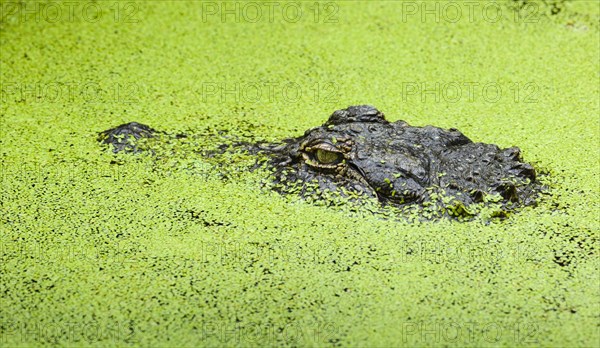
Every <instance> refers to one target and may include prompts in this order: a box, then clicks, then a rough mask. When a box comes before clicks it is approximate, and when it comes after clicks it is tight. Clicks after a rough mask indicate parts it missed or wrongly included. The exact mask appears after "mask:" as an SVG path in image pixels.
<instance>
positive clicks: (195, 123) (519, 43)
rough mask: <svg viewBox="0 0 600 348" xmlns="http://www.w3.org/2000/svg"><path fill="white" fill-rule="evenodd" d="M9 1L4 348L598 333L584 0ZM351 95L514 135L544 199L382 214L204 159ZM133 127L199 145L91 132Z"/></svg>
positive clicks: (306, 120) (594, 138) (239, 160)
mask: <svg viewBox="0 0 600 348" xmlns="http://www.w3.org/2000/svg"><path fill="white" fill-rule="evenodd" d="M0 9H1V12H0V15H1V16H0V87H1V89H0V91H1V104H0V144H1V147H0V165H1V167H0V180H1V181H0V182H1V185H0V280H1V281H0V345H1V346H3V347H30V346H50V345H52V346H69V347H75V346H77V347H88V346H98V347H107V346H116V347H127V346H133V347H137V346H160V347H166V346H188V347H196V346H210V347H215V346H227V347H230V346H241V347H242V346H243V347H247V346H272V347H279V346H298V347H329V346H343V347H346V346H356V347H359V346H360V347H364V346H373V347H384V346H402V347H430V346H434V347H448V346H460V347H465V346H467V347H496V346H510V347H513V346H521V347H539V346H543V347H565V346H569V347H589V346H597V345H598V344H599V342H600V314H599V313H600V276H599V274H600V272H599V266H600V264H599V256H600V255H599V246H600V245H599V243H600V242H599V239H600V238H599V235H598V231H599V230H600V229H599V226H598V224H599V223H598V216H599V214H598V212H599V211H598V209H599V203H600V197H599V195H600V192H599V184H600V182H599V173H600V171H599V170H598V169H600V168H599V165H600V162H599V157H598V156H599V152H598V144H599V135H600V134H599V132H600V125H599V118H598V115H599V112H600V105H599V103H600V98H599V96H600V90H599V78H600V63H599V62H600V47H599V44H598V43H599V40H600V34H599V24H598V23H599V19H600V3H599V2H597V1H595V0H593V1H587V0H579V1H575V0H574V1H569V0H546V1H534V0H518V1H500V0H499V1H468V2H467V1H464V2H463V1H292V2H280V1H274V2H262V1H227V2H211V1H152V2H141V1H64V2H62V1H4V0H2V1H0ZM359 104H371V105H375V106H377V108H378V109H379V110H381V111H383V112H384V113H385V114H386V115H387V116H388V119H389V120H390V121H396V120H399V119H402V120H405V121H407V122H408V123H409V124H411V125H414V126H425V125H434V126H438V127H442V128H445V129H449V128H457V129H459V130H460V131H461V132H463V133H464V134H465V135H466V136H468V137H469V138H470V139H471V140H473V141H475V142H485V143H494V144H497V145H498V146H500V147H501V148H508V147H511V146H518V147H519V148H520V149H521V150H522V155H523V159H524V161H526V162H528V163H531V164H532V165H533V166H534V167H535V168H536V170H537V171H538V172H540V173H544V175H543V183H544V184H545V185H546V186H548V187H549V190H548V192H547V194H545V195H544V198H543V199H542V200H540V202H539V204H538V205H537V206H535V207H525V208H523V209H520V210H519V211H517V212H515V213H512V214H510V215H509V216H507V217H504V218H496V217H494V214H495V213H494V211H493V208H490V209H491V210H489V211H478V212H477V216H478V217H479V218H474V219H469V221H457V220H455V219H436V220H435V221H423V220H422V219H420V218H419V217H420V215H419V214H424V213H427V212H423V211H405V212H402V214H405V215H406V216H408V217H409V218H406V219H395V218H390V217H393V216H395V215H397V214H398V212H393V211H386V210H385V209H384V210H383V211H382V209H381V207H380V206H379V205H377V204H375V203H376V202H375V203H374V204H370V203H369V202H366V203H364V204H358V205H357V204H349V203H348V202H347V200H345V199H342V198H340V197H336V196H335V195H332V196H330V197H323V196H316V197H310V196H309V197H305V198H304V199H301V198H299V197H298V196H296V195H280V194H278V193H277V192H275V191H273V190H271V189H270V187H269V185H268V183H265V178H266V177H268V172H267V170H268V169H267V168H264V167H259V168H257V169H255V170H247V168H249V167H252V166H253V164H254V163H255V161H256V156H251V155H249V154H246V153H237V152H232V153H229V152H225V153H222V154H220V155H219V156H213V157H211V156H205V153H203V152H202V151H201V150H200V149H215V150H219V147H218V146H219V144H223V143H228V142H229V143H232V142H234V141H236V139H264V140H266V141H276V140H280V139H284V138H287V137H295V136H299V135H302V134H303V132H304V131H305V130H306V129H310V128H312V127H315V126H318V125H320V124H322V123H323V122H324V121H325V120H326V118H327V117H328V116H329V115H330V114H331V112H333V111H334V110H337V109H342V108H345V107H347V106H349V105H359ZM131 121H137V122H140V123H144V124H148V125H151V126H152V127H154V128H156V129H160V130H165V131H168V132H170V133H172V134H179V133H182V134H183V133H185V134H194V135H197V136H195V137H191V138H187V139H179V141H176V142H164V143H161V145H160V146H158V147H156V146H155V147H154V150H155V151H157V152H159V153H161V154H164V156H150V155H147V154H143V153H140V154H121V153H119V154H114V153H112V152H111V151H110V150H109V149H107V147H103V146H99V144H98V142H97V137H98V133H99V132H100V131H103V130H106V129H109V128H111V127H114V126H117V125H119V124H123V123H126V122H131ZM141 143H142V144H141V146H153V145H152V142H150V141H147V142H144V141H141ZM439 199H440V200H443V199H444V197H443V196H440V197H439ZM490 199H493V197H492V198H490ZM451 203H452V202H448V206H449V207H451V208H452V209H453V211H454V212H455V213H456V214H457V215H465V214H467V215H468V214H470V213H469V212H465V211H464V210H465V207H461V206H460V205H455V206H452V204H451ZM482 209H483V210H485V209H487V208H482ZM386 214H388V215H386ZM411 217H412V218H411Z"/></svg>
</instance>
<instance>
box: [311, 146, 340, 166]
mask: <svg viewBox="0 0 600 348" xmlns="http://www.w3.org/2000/svg"><path fill="white" fill-rule="evenodd" d="M316 157H317V160H318V161H319V162H321V163H323V164H333V163H337V162H340V160H341V157H342V156H341V155H340V154H339V153H337V152H331V151H327V150H323V149H317V153H316Z"/></svg>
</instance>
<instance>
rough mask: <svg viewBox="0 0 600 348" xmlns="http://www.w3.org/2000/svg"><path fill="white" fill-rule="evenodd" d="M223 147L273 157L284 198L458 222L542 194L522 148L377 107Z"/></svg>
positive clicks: (121, 136)
mask: <svg viewBox="0 0 600 348" xmlns="http://www.w3.org/2000/svg"><path fill="white" fill-rule="evenodd" d="M157 133H160V132H159V131H156V130H155V129H153V128H151V127H149V126H147V125H143V124H140V123H136V122H131V123H127V124H123V125H120V126H118V127H115V128H112V129H109V130H106V131H104V132H101V133H100V135H99V141H101V142H102V143H104V144H112V146H113V151H114V152H139V151H140V150H139V149H138V148H137V147H136V145H135V140H137V139H140V138H150V137H154V136H155V135H156V134H157ZM178 136H179V137H183V136H185V135H178ZM222 148H223V151H230V150H231V149H236V150H242V151H245V152H247V153H250V154H252V155H258V154H260V155H261V156H264V157H266V158H267V159H268V160H267V161H265V162H266V165H267V166H268V167H269V168H270V169H271V170H270V173H271V174H270V181H271V182H272V183H273V185H271V187H272V188H273V189H275V190H276V191H278V192H280V193H290V192H294V193H297V194H299V195H300V196H302V197H306V196H308V195H313V194H314V192H315V191H317V192H320V193H332V192H334V193H337V194H339V196H343V197H348V198H350V199H352V200H359V201H360V200H364V199H374V200H376V201H377V202H380V204H381V205H382V206H392V207H396V208H401V209H402V208H406V207H415V206H417V207H423V206H428V205H429V206H437V207H438V208H439V209H438V210H439V211H441V212H442V213H443V215H449V216H454V217H469V216H473V215H474V213H473V212H472V211H471V210H472V209H469V207H471V206H474V205H477V204H479V205H480V206H481V205H483V206H485V205H489V204H494V205H495V206H496V207H497V208H498V209H497V211H498V212H499V213H500V214H498V216H501V217H504V216H506V213H507V212H510V211H512V210H515V209H516V208H518V207H522V206H529V205H535V204H536V202H537V198H538V193H539V192H541V191H542V187H543V186H542V185H541V184H540V183H539V182H538V180H537V178H536V170H535V169H534V167H533V166H532V165H531V164H529V163H526V162H523V161H522V159H521V150H520V149H519V148H518V147H509V148H505V149H501V148H499V147H498V146H497V145H494V144H486V143H481V142H473V141H471V140H470V139H469V138H467V137H466V136H465V135H464V134H463V133H461V132H460V131H459V130H457V129H455V128H450V129H442V128H439V127H434V126H424V127H416V126H410V125H409V124H408V123H407V122H405V121H401V120H400V121H396V122H389V121H388V120H386V118H385V115H384V114H383V113H382V112H380V111H379V110H377V109H376V108H375V107H373V106H370V105H358V106H350V107H348V108H346V109H342V110H337V111H335V112H333V114H331V116H330V117H329V119H328V120H327V121H326V122H325V123H324V124H323V125H321V126H318V127H315V128H312V129H309V130H306V131H305V133H304V135H302V136H299V137H295V138H288V139H284V140H282V141H280V142H276V143H269V142H264V141H259V142H237V143H235V144H233V146H223V147H222ZM319 197H321V199H328V198H327V197H331V195H327V194H323V195H320V196H319Z"/></svg>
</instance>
